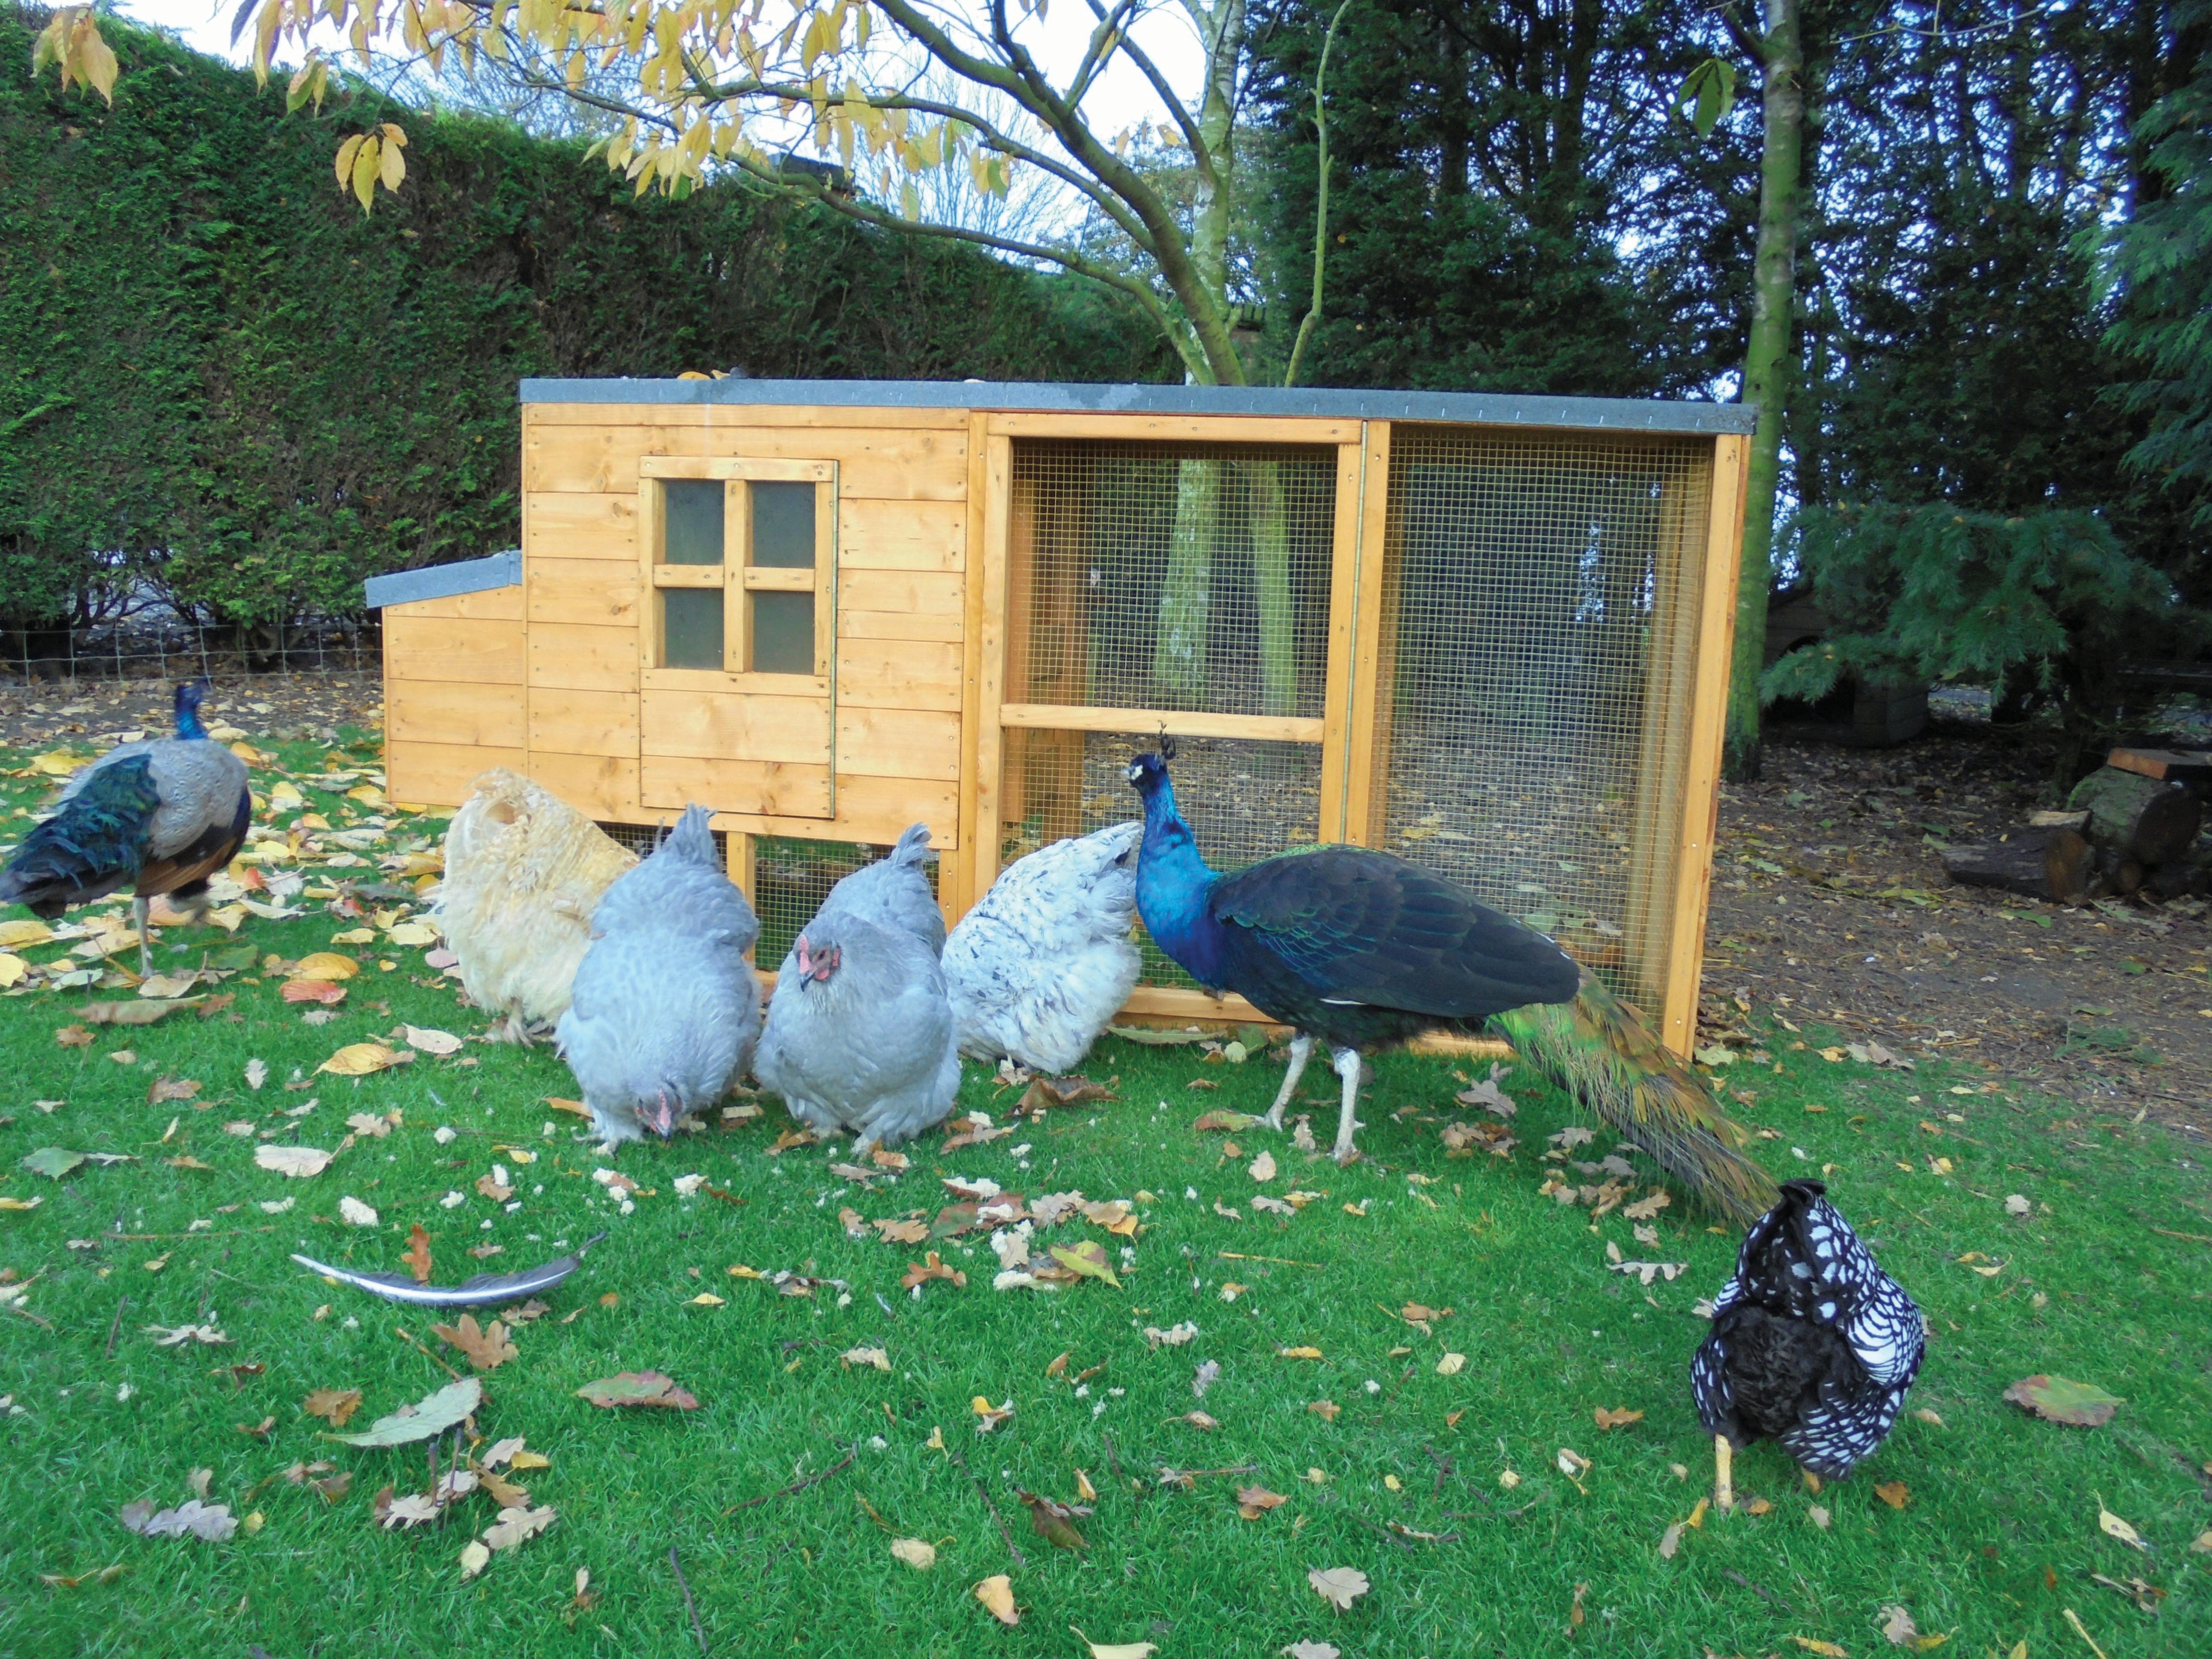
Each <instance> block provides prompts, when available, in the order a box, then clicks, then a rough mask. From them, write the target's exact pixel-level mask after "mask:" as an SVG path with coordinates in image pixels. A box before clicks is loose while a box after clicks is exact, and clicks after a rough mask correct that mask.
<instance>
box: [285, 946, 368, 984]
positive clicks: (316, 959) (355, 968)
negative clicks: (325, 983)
mask: <svg viewBox="0 0 2212 1659" xmlns="http://www.w3.org/2000/svg"><path fill="white" fill-rule="evenodd" d="M360 971H361V964H360V963H357V962H356V961H355V960H354V959H353V958H352V957H344V956H340V955H339V954H338V953H337V951H316V952H315V953H314V954H313V956H306V957H301V958H300V959H299V961H297V962H295V963H293V964H292V972H291V974H290V975H289V977H290V978H293V979H351V978H352V977H353V976H354V975H356V974H357V973H359V972H360Z"/></svg>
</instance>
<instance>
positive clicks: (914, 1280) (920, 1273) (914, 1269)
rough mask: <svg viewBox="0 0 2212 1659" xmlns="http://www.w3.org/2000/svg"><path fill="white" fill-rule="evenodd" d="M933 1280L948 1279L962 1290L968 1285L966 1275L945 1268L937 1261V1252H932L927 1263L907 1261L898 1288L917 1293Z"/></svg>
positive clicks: (956, 1270)
mask: <svg viewBox="0 0 2212 1659" xmlns="http://www.w3.org/2000/svg"><path fill="white" fill-rule="evenodd" d="M931 1279H951V1281H952V1283H953V1284H954V1285H957V1286H959V1287H961V1288H963V1289H964V1288H965V1287H966V1285H967V1283H968V1275H967V1274H966V1273H962V1272H961V1271H960V1270H959V1269H958V1268H957V1267H946V1266H945V1263H944V1262H943V1261H941V1260H939V1257H938V1254H937V1252H936V1251H934V1250H932V1251H931V1252H930V1253H929V1259H928V1260H927V1261H909V1262H908V1263H907V1264H906V1272H905V1273H902V1274H901V1275H900V1276H899V1288H900V1289H901V1290H902V1291H919V1290H920V1289H921V1287H922V1285H925V1284H927V1283H928V1281H929V1280H931Z"/></svg>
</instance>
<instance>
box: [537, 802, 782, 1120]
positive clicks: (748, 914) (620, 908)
mask: <svg viewBox="0 0 2212 1659" xmlns="http://www.w3.org/2000/svg"><path fill="white" fill-rule="evenodd" d="M759 934H760V923H759V921H757V920H756V919H755V917H754V915H753V911H752V907H751V906H750V904H747V903H746V902H745V896H744V894H743V893H741V892H739V891H738V890H737V888H736V887H734V886H733V885H732V884H731V882H730V879H729V878H728V877H727V876H726V875H725V874H723V872H722V866H721V860H720V858H718V857H717V856H716V854H715V852H714V836H713V835H712V833H711V832H710V831H709V830H708V828H707V809H706V808H705V807H703V806H691V807H687V808H685V809H684V817H683V818H682V819H681V821H679V822H678V824H677V826H676V829H675V831H674V833H673V834H671V835H670V836H669V837H668V838H667V839H666V840H665V841H664V842H661V843H660V845H659V847H658V848H655V849H654V851H653V856H652V857H651V858H648V859H647V860H645V862H643V863H642V864H641V865H639V866H637V867H636V868H635V869H634V870H630V871H628V872H625V873H624V874H623V875H622V876H620V877H619V878H617V879H616V881H615V882H614V884H613V885H611V886H610V887H609V888H608V889H607V890H606V893H605V896H603V897H602V898H601V899H600V900H599V905H598V907H597V908H595V909H594V910H593V911H592V942H591V945H590V946H589V947H588V948H587V949H586V951H585V952H584V960H583V962H582V963H580V965H579V966H578V968H577V969H576V979H575V984H574V988H573V990H572V991H571V993H570V995H569V1000H568V1012H566V1013H564V1014H562V1016H561V1020H560V1024H558V1025H557V1026H556V1027H555V1028H554V1041H555V1042H556V1043H558V1044H559V1046H560V1049H561V1055H562V1059H564V1060H567V1061H568V1069H569V1070H570V1071H572V1072H574V1073H575V1074H576V1081H577V1083H578V1085H580V1086H581V1088H582V1090H583V1091H584V1104H585V1105H586V1107H588V1108H590V1109H591V1114H592V1124H593V1125H594V1127H597V1128H598V1130H599V1135H600V1137H601V1139H603V1140H604V1141H605V1144H606V1146H607V1147H608V1148H609V1149H610V1150H611V1149H612V1148H613V1146H615V1145H616V1144H617V1143H618V1142H621V1141H624V1140H637V1139H642V1138H643V1136H644V1133H645V1131H646V1130H647V1129H648V1128H649V1129H651V1130H653V1132H654V1133H656V1134H658V1135H659V1136H660V1137H661V1138H662V1139H667V1138H668V1137H669V1136H670V1135H671V1134H673V1133H675V1132H676V1126H677V1124H678V1122H680V1121H683V1120H684V1118H686V1117H688V1116H690V1115H691V1114H692V1113H694V1112H696V1111H700V1110H702V1109H704V1108H706V1107H708V1106H711V1105H713V1104H714V1103H715V1102H716V1101H718V1100H720V1099H721V1097H722V1096H723V1095H724V1094H725V1093H726V1092H727V1091H728V1089H729V1086H730V1084H731V1082H732V1080H733V1079H736V1078H738V1076H740V1075H742V1074H743V1073H744V1069H745V1066H747V1065H748V1064H749V1063H750V1060H751V1058H752V1051H753V1045H754V1043H755V1042H756V1041H757V1039H758V1037H759V1036H760V1023H761V1006H760V981H758V980H757V979H756V978H755V977H754V976H753V970H752V969H751V967H750V964H748V963H746V961H745V959H744V952H745V951H746V949H747V948H748V947H749V946H750V945H751V944H752V942H753V940H754V939H757V938H758V937H759Z"/></svg>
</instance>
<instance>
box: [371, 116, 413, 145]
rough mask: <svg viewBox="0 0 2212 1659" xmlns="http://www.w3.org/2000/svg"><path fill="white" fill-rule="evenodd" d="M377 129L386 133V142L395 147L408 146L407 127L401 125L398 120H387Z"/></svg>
mask: <svg viewBox="0 0 2212 1659" xmlns="http://www.w3.org/2000/svg"><path fill="white" fill-rule="evenodd" d="M377 131H379V132H380V133H382V134H383V135H384V140H385V142H386V143H388V144H390V145H391V146H392V148H393V149H406V148H407V129H406V128H404V127H403V126H401V125H399V123H398V122H397V121H386V123H384V125H381V126H380V127H379V128H377Z"/></svg>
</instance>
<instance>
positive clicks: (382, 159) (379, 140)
mask: <svg viewBox="0 0 2212 1659" xmlns="http://www.w3.org/2000/svg"><path fill="white" fill-rule="evenodd" d="M406 147H407V134H406V131H405V130H404V129H403V128H402V127H401V126H400V125H399V124H398V122H396V121H386V122H384V123H382V124H380V125H378V126H376V127H374V128H373V129H371V130H370V131H368V132H356V134H354V136H353V137H350V138H349V139H347V140H346V141H345V143H343V144H340V145H339V146H338V155H337V175H338V188H339V189H340V190H350V191H352V192H353V193H354V195H355V197H357V198H358V199H359V201H360V203H361V210H362V212H363V213H367V212H368V210H369V209H370V208H371V207H372V206H374V202H375V197H376V187H377V185H379V184H380V183H381V184H382V185H383V186H384V187H385V189H386V190H387V191H392V192H394V193H397V192H398V189H399V185H400V183H401V181H402V180H403V179H405V178H406V177H407V157H406V156H405V155H404V154H403V153H402V152H403V151H404V150H405V149H406Z"/></svg>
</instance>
